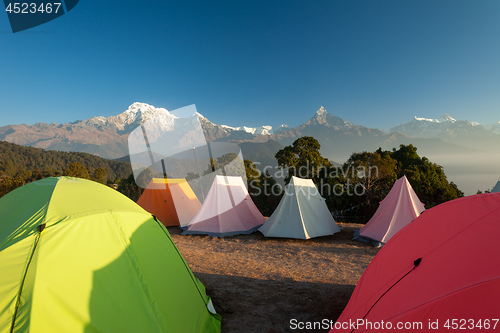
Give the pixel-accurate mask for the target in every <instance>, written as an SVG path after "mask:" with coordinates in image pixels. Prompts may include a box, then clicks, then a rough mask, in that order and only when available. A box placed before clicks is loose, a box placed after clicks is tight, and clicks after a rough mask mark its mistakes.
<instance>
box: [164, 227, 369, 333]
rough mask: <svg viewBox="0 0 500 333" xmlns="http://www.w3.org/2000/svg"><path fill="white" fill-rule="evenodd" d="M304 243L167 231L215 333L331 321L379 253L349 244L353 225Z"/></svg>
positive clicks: (286, 329)
mask: <svg viewBox="0 0 500 333" xmlns="http://www.w3.org/2000/svg"><path fill="white" fill-rule="evenodd" d="M338 225H339V226H340V227H343V229H342V231H341V232H339V233H336V234H335V235H332V236H325V237H318V238H313V239H309V240H299V239H285V238H266V237H264V236H263V235H262V234H261V233H260V232H254V233H252V234H250V235H238V236H232V237H226V238H214V237H210V236H204V235H191V236H184V235H180V232H181V230H180V229H179V228H177V227H169V228H168V230H169V232H170V234H171V236H172V239H173V240H174V242H175V244H176V245H177V247H178V248H179V251H180V252H181V254H182V255H183V257H184V259H185V260H186V261H187V263H188V264H189V266H190V267H191V269H192V271H193V272H194V274H195V275H196V276H197V277H198V278H199V279H200V280H201V282H202V283H203V284H204V285H205V287H206V289H207V294H208V296H210V297H212V300H213V303H214V305H215V309H216V310H217V312H218V313H219V314H221V316H222V332H223V333H231V332H239V333H244V332H259V333H260V332H262V333H266V332H274V333H278V332H298V331H300V332H327V331H328V330H326V329H323V330H321V329H320V330H312V331H310V330H292V329H291V324H290V321H291V320H293V319H296V320H297V322H312V321H322V320H323V319H326V320H332V321H333V322H335V320H336V319H337V318H338V317H339V316H340V314H341V312H342V311H343V309H344V307H345V306H346V305H347V302H348V301H349V298H350V296H351V293H352V292H353V290H354V287H355V285H356V283H357V282H358V280H359V278H360V277H361V275H362V274H363V272H364V270H365V269H366V267H367V266H368V264H369V263H370V261H371V260H372V259H373V257H374V256H375V255H376V254H377V252H378V251H379V249H376V248H374V247H373V246H372V245H371V244H368V243H360V242H356V241H352V240H351V238H352V236H353V231H354V230H355V229H359V228H360V227H362V225H360V224H343V223H338Z"/></svg>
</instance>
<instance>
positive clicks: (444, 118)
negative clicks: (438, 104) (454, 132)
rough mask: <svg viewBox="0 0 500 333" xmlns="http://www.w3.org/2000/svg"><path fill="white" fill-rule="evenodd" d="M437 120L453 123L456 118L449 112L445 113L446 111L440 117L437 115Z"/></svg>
mask: <svg viewBox="0 0 500 333" xmlns="http://www.w3.org/2000/svg"><path fill="white" fill-rule="evenodd" d="M438 120H439V122H440V123H445V122H451V123H454V122H456V120H455V119H454V118H453V117H452V116H450V115H449V114H447V113H445V114H443V115H442V116H441V117H439V119H438Z"/></svg>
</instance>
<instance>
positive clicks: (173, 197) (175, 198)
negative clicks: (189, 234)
mask: <svg viewBox="0 0 500 333" xmlns="http://www.w3.org/2000/svg"><path fill="white" fill-rule="evenodd" d="M137 204H139V206H141V207H142V208H144V209H145V210H147V211H148V212H150V213H151V214H153V215H154V216H156V218H158V219H159V220H160V221H161V222H162V223H163V224H164V225H165V226H166V227H170V226H178V225H181V226H182V225H186V224H188V223H189V222H191V220H192V219H193V217H194V216H195V215H196V213H198V211H199V210H200V207H201V204H200V201H199V200H198V198H197V197H196V194H194V192H193V190H192V189H191V186H189V184H188V182H187V181H186V180H185V179H184V178H181V179H163V178H153V179H152V180H151V182H150V183H149V184H148V186H147V187H146V189H145V190H144V192H143V193H142V195H141V197H140V198H139V200H137Z"/></svg>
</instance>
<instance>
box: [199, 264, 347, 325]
mask: <svg viewBox="0 0 500 333" xmlns="http://www.w3.org/2000/svg"><path fill="white" fill-rule="evenodd" d="M195 275H196V276H197V277H198V278H199V279H200V280H201V281H202V283H203V284H204V285H205V287H206V289H207V294H208V295H210V296H211V297H212V301H213V303H214V305H215V309H216V310H217V312H218V313H219V314H221V316H222V332H223V333H236V332H238V333H246V332H252V333H253V332H259V333H281V332H328V330H327V329H313V330H308V329H301V330H299V329H292V327H291V322H290V321H291V320H292V319H296V320H297V321H298V322H321V321H322V320H324V319H327V320H332V322H333V323H334V322H335V320H336V319H337V318H338V317H339V316H340V314H341V313H342V311H343V309H344V308H345V306H346V305H347V302H348V301H349V298H350V297H351V294H352V292H353V290H354V287H355V286H353V285H339V284H325V283H310V282H298V281H293V280H291V279H284V280H280V281H278V280H262V279H253V278H247V277H240V276H231V275H217V274H206V273H196V272H195Z"/></svg>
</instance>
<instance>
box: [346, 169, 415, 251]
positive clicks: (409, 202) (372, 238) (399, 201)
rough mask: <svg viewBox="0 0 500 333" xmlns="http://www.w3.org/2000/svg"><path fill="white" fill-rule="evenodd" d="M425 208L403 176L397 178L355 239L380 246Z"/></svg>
mask: <svg viewBox="0 0 500 333" xmlns="http://www.w3.org/2000/svg"><path fill="white" fill-rule="evenodd" d="M424 209H425V208H424V204H422V203H421V202H420V200H419V199H418V197H417V194H415V191H413V188H412V187H411V185H410V183H409V182H408V179H406V176H403V177H401V178H399V179H398V180H396V182H395V183H394V185H393V186H392V188H391V191H390V192H389V194H387V196H386V197H385V198H384V200H382V201H381V202H380V206H379V207H378V209H377V211H376V212H375V214H374V215H373V217H372V218H371V219H370V221H368V223H366V224H365V226H364V227H363V228H361V229H360V230H359V234H358V233H355V235H354V236H355V237H354V239H355V240H359V241H367V242H371V243H373V245H375V246H380V245H382V244H384V243H386V242H387V241H388V240H389V239H391V237H392V236H394V235H395V234H396V233H397V232H398V231H399V230H401V229H402V228H404V227H405V226H406V225H407V224H408V223H410V222H411V221H413V220H414V219H416V218H417V217H418V216H419V215H420V213H421V212H422V211H424Z"/></svg>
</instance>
